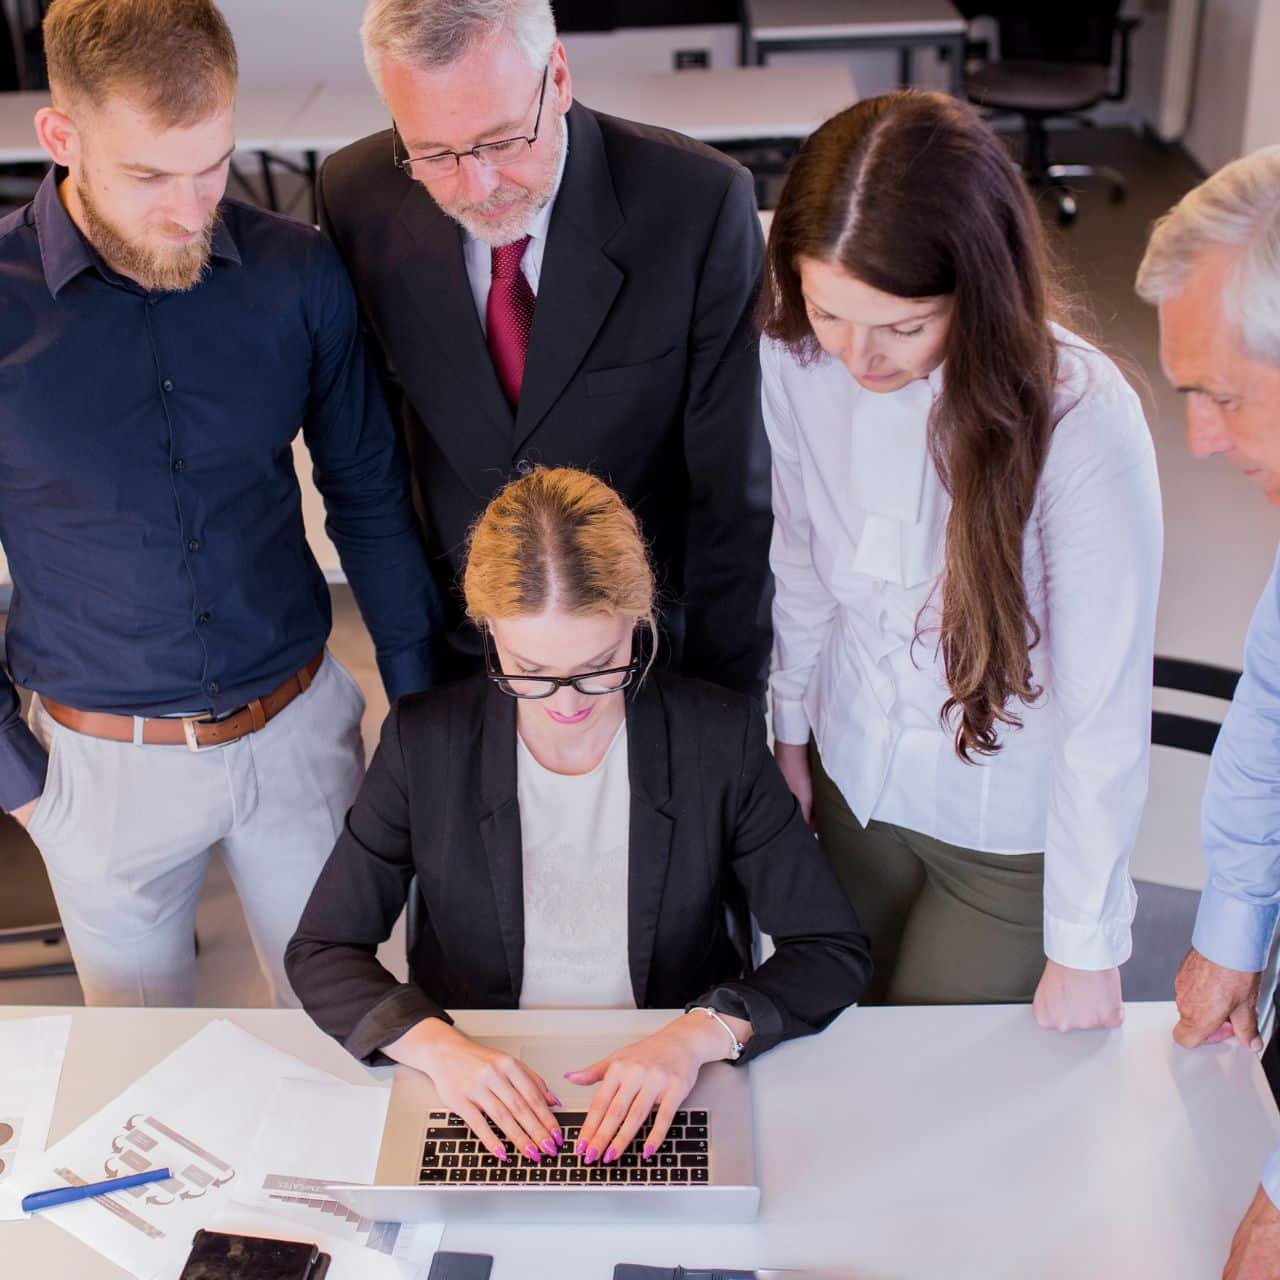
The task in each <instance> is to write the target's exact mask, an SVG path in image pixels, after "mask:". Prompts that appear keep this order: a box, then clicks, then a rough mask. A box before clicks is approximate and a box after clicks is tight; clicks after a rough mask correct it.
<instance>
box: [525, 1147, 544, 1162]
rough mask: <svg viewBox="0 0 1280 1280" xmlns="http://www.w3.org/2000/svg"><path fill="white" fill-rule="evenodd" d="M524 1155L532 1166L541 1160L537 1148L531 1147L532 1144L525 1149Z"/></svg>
mask: <svg viewBox="0 0 1280 1280" xmlns="http://www.w3.org/2000/svg"><path fill="white" fill-rule="evenodd" d="M524 1153H525V1155H527V1156H528V1157H529V1159H530V1160H532V1161H533V1163H534V1164H537V1163H538V1161H539V1160H541V1159H542V1156H541V1154H540V1153H539V1151H538V1148H537V1147H535V1146H533V1144H532V1143H531V1144H530V1145H529V1146H527V1147H525V1149H524Z"/></svg>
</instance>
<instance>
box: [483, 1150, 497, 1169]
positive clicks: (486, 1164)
mask: <svg viewBox="0 0 1280 1280" xmlns="http://www.w3.org/2000/svg"><path fill="white" fill-rule="evenodd" d="M501 1163H502V1162H501V1161H500V1160H499V1159H498V1157H497V1156H491V1155H490V1154H489V1153H488V1152H487V1151H486V1152H485V1153H484V1155H482V1156H481V1157H480V1167H481V1168H482V1169H496V1168H497V1167H498V1165H499V1164H501Z"/></svg>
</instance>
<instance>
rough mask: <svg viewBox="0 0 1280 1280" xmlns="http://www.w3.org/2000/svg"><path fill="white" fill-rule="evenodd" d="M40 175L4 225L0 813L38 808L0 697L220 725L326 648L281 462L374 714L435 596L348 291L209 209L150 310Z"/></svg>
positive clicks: (0, 251)
mask: <svg viewBox="0 0 1280 1280" xmlns="http://www.w3.org/2000/svg"><path fill="white" fill-rule="evenodd" d="M61 176H62V175H61V173H60V172H55V173H51V174H50V176H49V178H48V179H46V181H45V183H44V185H43V186H42V187H41V189H40V191H39V193H38V194H37V196H36V198H35V200H34V201H32V203H31V204H29V205H27V206H26V207H24V208H23V209H20V210H18V211H17V212H15V213H13V214H11V215H10V216H8V217H6V218H5V219H3V220H2V221H0V544H3V546H4V549H5V551H6V553H7V555H8V558H9V567H10V572H11V575H12V578H13V601H12V605H11V607H10V612H9V623H8V629H7V665H8V672H7V673H6V672H4V671H2V670H0V807H3V808H4V809H14V808H17V807H18V806H19V805H21V804H24V803H25V802H26V801H28V800H32V799H34V798H35V797H36V796H38V795H39V794H40V792H41V790H42V789H43V786H44V776H45V770H46V764H47V761H46V760H45V756H44V752H43V750H42V749H41V747H40V745H39V744H38V743H37V742H36V740H35V738H34V737H33V736H32V735H31V733H30V731H29V730H28V729H27V727H26V726H25V725H24V724H23V723H22V720H21V717H20V715H19V709H18V701H17V696H16V693H15V690H14V684H15V683H16V684H18V685H21V686H23V687H26V688H30V689H34V690H36V691H37V692H39V693H43V694H47V695H48V696H49V697H52V698H55V699H57V700H58V701H60V702H64V703H67V704H68V705H70V706H73V707H77V708H80V709H82V710H90V711H111V712H118V713H124V714H134V715H163V714H166V713H172V712H186V713H191V712H197V711H207V712H210V713H213V714H216V715H221V714H223V713H225V712H227V711H231V710H233V709H235V708H236V707H239V706H242V705H243V704H244V703H246V702H248V701H250V700H252V699H253V698H255V697H258V696H260V695H262V694H264V693H267V692H269V691H270V690H271V689H273V688H275V687H276V686H277V685H279V684H280V683H281V682H282V681H283V680H284V679H286V678H287V677H288V676H289V675H290V674H291V673H292V672H294V671H297V670H298V669H299V668H300V667H302V666H303V665H304V664H305V663H306V662H307V660H308V659H309V658H310V657H311V656H312V655H313V654H315V653H317V652H318V651H319V650H320V649H321V648H322V647H323V645H324V644H325V641H326V640H327V638H328V635H329V630H330V625H331V614H330V605H329V593H328V589H327V587H326V585H325V581H324V577H323V575H322V574H321V572H320V569H319V567H318V566H317V564H316V562H315V559H314V557H313V556H312V554H311V551H310V549H309V547H308V545H307V541H306V535H305V532H304V528H303V521H302V506H301V495H300V493H299V489H298V481H297V476H296V474H295V471H294V463H293V453H292V441H293V439H294V437H295V436H296V435H297V433H298V430H299V429H301V430H302V432H303V434H304V437H305V440H306V443H307V445H308V447H309V449H310V452H311V457H312V460H313V463H314V466H315V478H316V483H317V486H318V488H319V489H320V492H321V494H322V495H323V497H324V500H325V507H326V511H327V513H328V521H327V526H326V527H327V529H328V532H329V535H330V536H331V537H332V539H333V541H334V543H335V545H336V546H337V548H338V552H339V554H340V556H341V558H342V564H343V568H344V569H345V571H346V574H347V577H348V579H349V580H350V582H351V585H352V588H353V590H354V592H355V596H356V600H357V602H358V604H359V605H360V609H361V612H362V613H363V614H364V617H365V619H366V621H367V623H368V625H369V629H370V631H371V632H372V634H373V638H374V644H375V646H376V649H377V655H378V666H379V670H380V672H381V674H382V678H383V681H384V683H385V685H386V687H387V693H388V694H389V696H390V697H392V698H393V699H394V698H395V697H397V696H399V695H400V694H403V693H408V692H412V691H414V690H417V689H422V688H425V687H426V686H427V685H428V684H429V683H430V677H431V656H430V654H431V650H430V644H431V639H432V631H433V629H434V627H435V626H436V623H437V619H438V616H439V599H438V596H437V594H436V590H435V587H434V585H433V583H432V579H431V577H430V574H429V573H428V570H427V565H426V560H425V556H424V552H423V550H422V544H421V540H420V536H419V533H418V531H417V527H416V524H415V519H414V515H413V510H412V504H411V501H410V498H409V490H408V479H407V469H406V466H405V462H404V457H403V453H402V450H401V448H400V445H399V442H398V439H397V437H396V433H395V429H394V427H393V424H392V421H391V419H390V416H389V414H388V413H387V410H386V406H385V404H384V402H383V400H382V396H381V392H380V389H379V387H378V385H377V381H376V375H375V374H374V373H373V371H372V368H371V366H370V363H369V362H368V360H367V359H366V356H365V352H364V348H363V345H362V340H361V337H360V331H359V323H358V317H357V311H356V305H355V299H354V295H353V293H352V290H351V286H350V283H349V281H348V279H347V276H346V274H345V272H344V270H343V267H342V265H341V263H340V261H339V259H338V256H337V254H336V253H335V251H334V250H333V249H332V247H331V246H330V245H329V243H328V241H327V240H325V239H324V238H323V237H322V236H321V235H320V234H319V232H317V231H315V230H313V229H312V228H310V227H308V226H305V225H303V224H302V223H299V222H295V221H293V220H291V219H287V218H282V217H279V216H277V215H274V214H269V213H265V212H263V211H261V210H259V209H255V208H252V207H251V206H248V205H244V204H241V203H239V202H237V201H234V200H225V201H224V202H223V204H222V206H221V213H222V222H221V225H220V226H219V228H218V230H217V232H216V235H215V237H214V242H213V257H212V261H211V263H210V266H209V270H208V272H207V274H206V276H205V278H204V279H203V280H202V281H201V282H200V283H199V284H198V285H197V286H196V287H195V288H194V289H192V290H191V291H190V292H187V293H148V292H147V291H146V290H145V289H143V288H142V287H141V286H139V285H137V284H135V283H134V282H132V281H130V280H127V279H125V278H124V277H122V276H120V275H117V274H116V273H115V272H113V271H112V270H111V269H110V268H108V267H107V266H106V265H105V264H104V263H103V261H102V260H101V259H100V258H99V256H98V255H97V253H96V252H95V251H94V249H93V248H92V246H91V245H90V244H89V243H88V241H87V240H86V239H85V238H84V237H83V236H82V235H81V234H80V232H79V230H78V229H77V228H76V226H75V224H74V223H73V222H72V220H71V218H70V217H69V215H68V214H67V212H66V210H65V209H64V208H63V205H62V203H61V201H60V199H59V197H58V190H57V185H56V180H57V179H58V178H60V177H61Z"/></svg>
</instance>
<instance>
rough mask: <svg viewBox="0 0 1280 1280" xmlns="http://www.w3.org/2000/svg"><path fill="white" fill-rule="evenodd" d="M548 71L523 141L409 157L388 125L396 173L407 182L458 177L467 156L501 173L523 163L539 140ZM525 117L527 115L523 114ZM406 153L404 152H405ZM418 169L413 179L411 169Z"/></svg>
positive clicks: (500, 141) (393, 127)
mask: <svg viewBox="0 0 1280 1280" xmlns="http://www.w3.org/2000/svg"><path fill="white" fill-rule="evenodd" d="M550 71H551V68H550V67H546V68H544V69H543V72H542V83H541V84H540V85H539V86H538V114H537V115H536V116H535V117H534V121H533V133H532V134H530V135H529V136H528V137H526V136H525V135H524V134H518V135H517V136H516V137H514V138H499V139H498V140H497V141H496V142H479V143H477V144H476V145H475V146H474V147H470V148H468V149H467V150H466V151H436V152H434V153H433V154H431V155H429V156H410V155H404V154H402V152H401V147H402V146H403V145H404V144H403V141H402V139H401V137H400V130H399V129H398V128H396V125H395V122H394V121H393V122H392V124H391V156H392V159H393V160H394V161H395V165H396V168H397V169H401V170H403V172H404V173H406V174H407V175H408V176H409V177H410V178H412V177H415V176H416V177H419V178H448V177H451V176H452V175H453V174H455V173H457V171H458V166H459V165H460V164H461V163H462V157H463V156H470V157H471V158H472V159H473V160H475V162H476V163H477V164H479V165H483V166H484V167H485V168H486V169H501V168H503V167H505V166H506V165H509V164H515V163H516V161H518V160H522V159H523V158H524V157H525V156H526V155H527V154H528V152H529V150H530V148H531V147H532V146H533V144H534V143H535V142H537V140H538V130H539V128H540V127H541V125H542V108H543V106H544V105H545V104H546V99H547V76H548V74H549V73H550ZM525 115H526V116H527V115H528V112H527V111H526V112H525ZM406 150H407V148H406ZM415 165H416V166H417V167H418V171H417V173H416V175H415V173H414V166H415Z"/></svg>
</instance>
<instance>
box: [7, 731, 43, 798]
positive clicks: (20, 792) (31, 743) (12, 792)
mask: <svg viewBox="0 0 1280 1280" xmlns="http://www.w3.org/2000/svg"><path fill="white" fill-rule="evenodd" d="M48 772H49V756H48V753H47V752H46V751H45V749H44V748H43V747H42V746H41V745H40V742H39V740H38V739H37V738H36V736H35V734H34V733H32V732H31V730H30V729H28V728H27V726H26V725H25V724H23V722H22V721H21V720H19V719H17V718H16V716H15V719H14V724H13V726H12V727H11V728H10V729H9V731H8V732H7V733H5V734H3V735H0V809H3V810H4V811H5V812H6V813H12V812H13V811H14V810H15V809H21V808H22V806H23V805H24V804H27V803H28V802H29V801H31V800H34V799H36V797H37V796H39V795H41V794H43V792H44V784H45V778H46V777H47V775H48Z"/></svg>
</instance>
